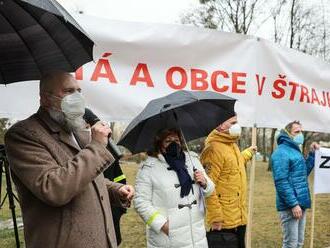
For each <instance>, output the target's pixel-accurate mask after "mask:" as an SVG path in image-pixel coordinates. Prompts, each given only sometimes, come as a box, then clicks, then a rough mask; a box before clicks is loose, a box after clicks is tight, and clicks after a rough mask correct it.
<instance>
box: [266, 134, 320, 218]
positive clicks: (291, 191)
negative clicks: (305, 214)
mask: <svg viewBox="0 0 330 248" xmlns="http://www.w3.org/2000/svg"><path fill="white" fill-rule="evenodd" d="M277 144H278V147H277V149H276V150H275V152H274V153H273V154H272V157H271V164H272V171H273V179H274V183H275V187H276V208H277V210H278V211H283V210H286V209H291V208H293V207H294V206H296V205H298V204H299V205H300V207H302V208H303V209H306V208H310V207H311V198H310V193H309V188H308V175H309V174H310V172H311V171H312V169H313V167H314V157H315V156H314V153H312V152H311V153H310V154H309V156H308V158H307V159H305V158H304V156H303V154H302V153H301V151H300V149H299V146H298V145H297V144H296V143H295V142H294V141H293V140H292V139H291V138H290V137H289V135H288V134H287V133H286V132H285V131H283V130H282V131H281V133H280V135H279V137H278V139H277Z"/></svg>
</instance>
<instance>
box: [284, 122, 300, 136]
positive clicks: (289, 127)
mask: <svg viewBox="0 0 330 248" xmlns="http://www.w3.org/2000/svg"><path fill="white" fill-rule="evenodd" d="M294 124H296V125H299V126H301V123H300V121H291V122H290V123H288V124H287V125H286V126H285V130H286V131H287V132H289V133H291V130H292V126H293V125H294Z"/></svg>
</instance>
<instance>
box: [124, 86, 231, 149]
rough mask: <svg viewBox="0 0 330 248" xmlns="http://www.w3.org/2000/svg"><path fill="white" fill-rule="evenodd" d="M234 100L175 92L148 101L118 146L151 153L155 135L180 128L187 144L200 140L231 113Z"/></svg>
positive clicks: (207, 92) (195, 92) (211, 93)
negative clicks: (164, 130) (162, 130)
mask: <svg viewBox="0 0 330 248" xmlns="http://www.w3.org/2000/svg"><path fill="white" fill-rule="evenodd" d="M235 101H236V100H235V99H233V98H231V97H228V96H225V95H221V94H219V93H215V92H210V91H177V92H174V93H172V94H170V95H167V96H165V97H162V98H158V99H155V100H152V101H150V102H149V103H148V105H147V106H146V107H145V108H144V109H143V110H142V112H141V113H140V114H139V115H138V116H137V117H136V118H134V119H133V121H132V122H131V123H130V124H129V125H128V127H127V128H126V130H125V131H124V133H123V135H122V137H121V139H120V141H119V142H118V144H119V145H122V146H125V147H126V148H128V149H129V150H130V151H131V152H132V153H138V152H144V151H151V150H152V148H153V139H154V137H155V135H156V134H157V132H158V131H159V130H161V129H165V128H179V129H181V131H182V133H183V135H184V137H185V139H186V140H187V141H190V140H193V139H197V138H200V137H204V136H206V135H208V134H209V133H210V131H211V130H212V129H214V128H215V127H217V126H218V125H219V123H221V122H223V121H225V120H227V119H228V118H230V117H231V116H233V115H234V114H235V112H234V104H235Z"/></svg>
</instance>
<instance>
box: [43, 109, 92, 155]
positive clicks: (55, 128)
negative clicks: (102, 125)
mask: <svg viewBox="0 0 330 248" xmlns="http://www.w3.org/2000/svg"><path fill="white" fill-rule="evenodd" d="M37 116H38V118H39V119H40V120H41V121H42V122H43V123H44V124H45V126H46V127H47V128H48V129H49V130H50V131H51V132H52V133H53V134H58V135H59V139H60V140H61V141H62V142H63V143H65V144H67V145H68V146H70V147H72V148H75V149H76V150H78V151H80V150H81V148H84V147H85V146H86V145H87V144H88V143H90V140H91V135H90V132H89V130H88V129H86V130H81V131H78V132H75V133H74V136H75V138H76V140H77V142H78V144H79V146H80V147H79V146H77V144H76V142H75V141H74V139H73V137H72V133H68V132H67V131H65V130H64V129H63V128H62V127H61V126H60V125H59V124H58V123H57V122H56V121H54V120H53V119H52V118H51V117H50V115H49V114H48V112H47V110H45V109H44V108H42V107H40V108H39V110H38V112H37Z"/></svg>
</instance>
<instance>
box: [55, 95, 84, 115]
mask: <svg viewBox="0 0 330 248" xmlns="http://www.w3.org/2000/svg"><path fill="white" fill-rule="evenodd" d="M85 108H86V103H85V98H84V97H83V95H82V94H81V93H79V92H77V91H76V92H74V93H73V94H70V95H67V96H65V97H63V98H62V100H61V110H62V112H63V113H64V115H65V117H66V118H67V119H71V120H74V119H77V118H79V117H82V116H83V115H84V114H85Z"/></svg>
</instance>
